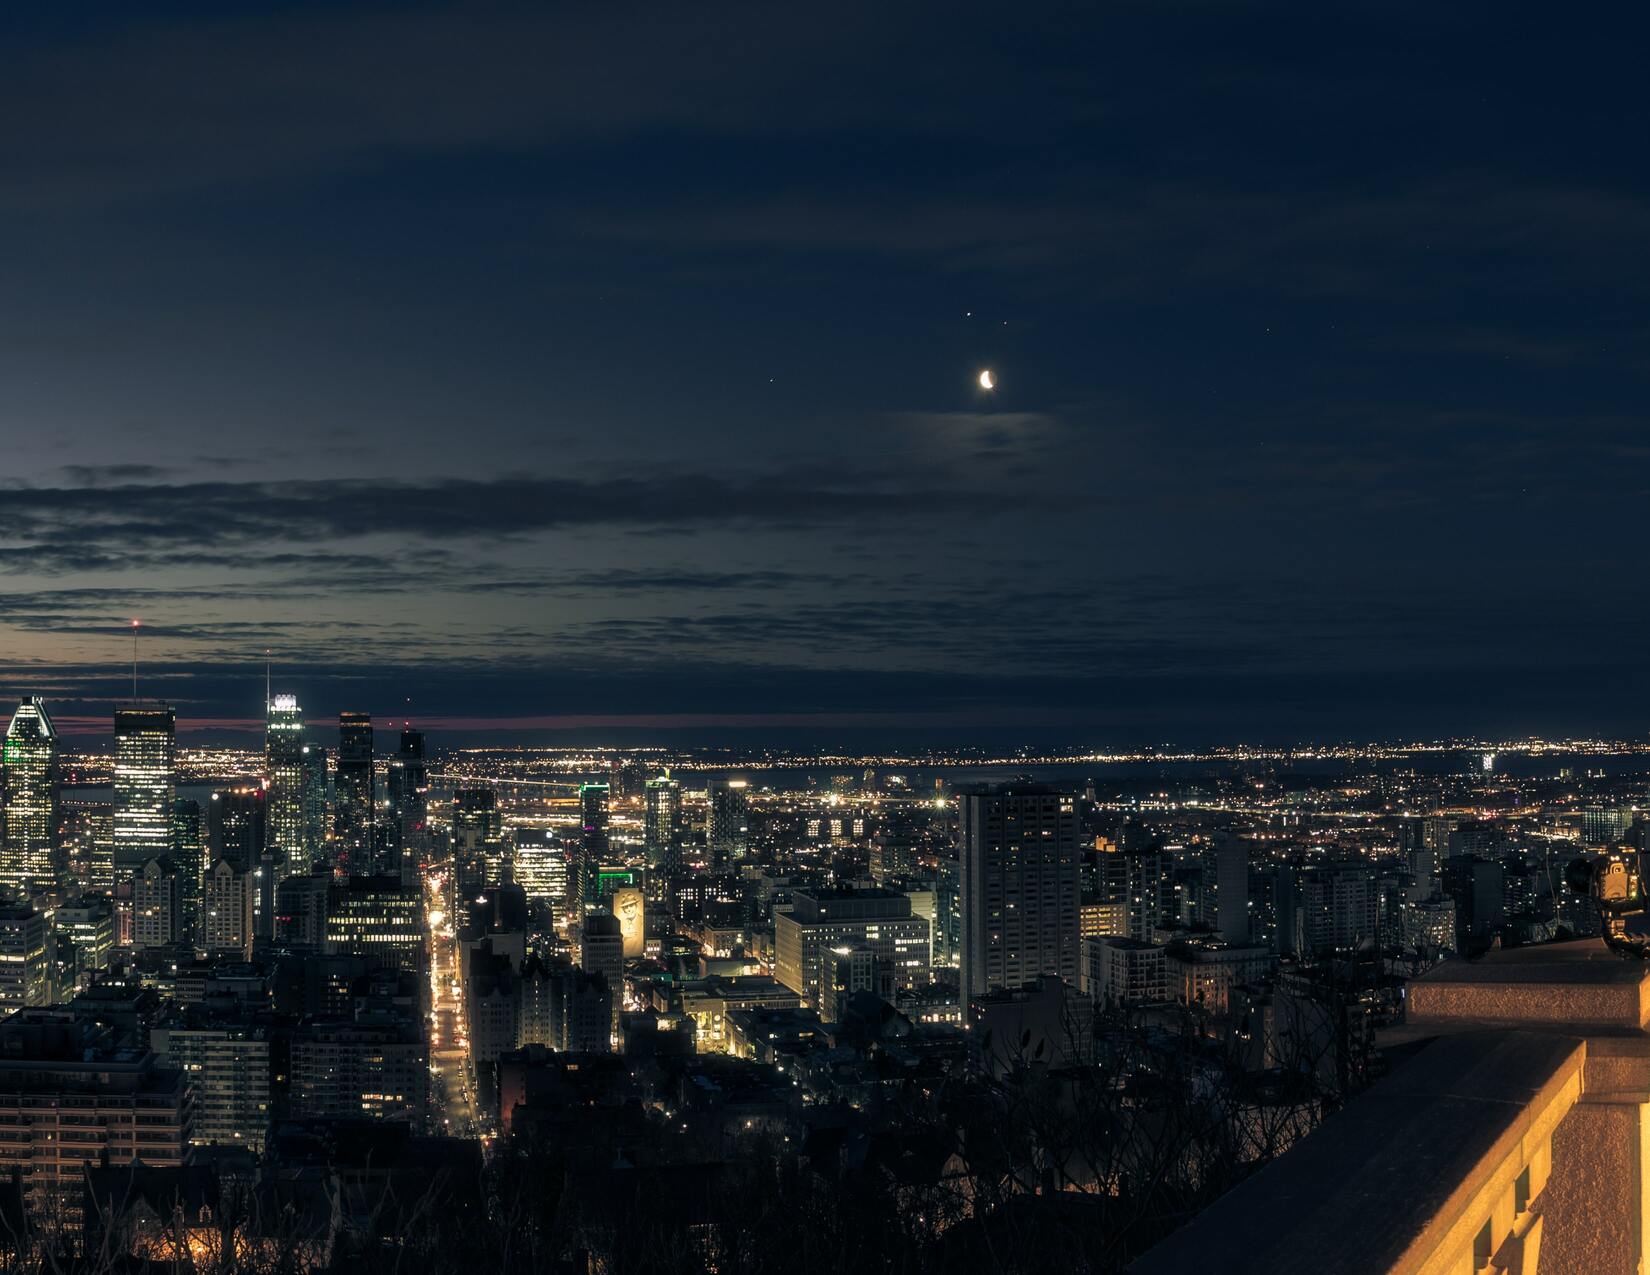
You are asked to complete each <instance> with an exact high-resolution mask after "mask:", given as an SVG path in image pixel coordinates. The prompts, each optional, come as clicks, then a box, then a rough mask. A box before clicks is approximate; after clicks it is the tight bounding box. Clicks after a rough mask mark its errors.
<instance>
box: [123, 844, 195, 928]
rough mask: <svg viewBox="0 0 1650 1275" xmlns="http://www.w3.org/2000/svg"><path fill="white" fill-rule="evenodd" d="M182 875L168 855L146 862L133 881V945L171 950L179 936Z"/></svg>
mask: <svg viewBox="0 0 1650 1275" xmlns="http://www.w3.org/2000/svg"><path fill="white" fill-rule="evenodd" d="M180 877H181V874H180V873H179V871H178V865H177V864H176V863H175V862H173V860H172V856H171V855H159V856H157V857H156V858H153V859H151V860H149V862H148V863H146V864H144V865H143V868H142V870H141V871H139V873H138V874H137V876H136V877H135V878H134V879H133V881H132V946H133V947H134V948H136V949H138V950H139V951H142V950H144V949H146V948H153V947H171V946H173V945H174V944H176V943H177V942H178V941H179V939H180V937H181V927H182V921H183V898H182V881H181V879H180Z"/></svg>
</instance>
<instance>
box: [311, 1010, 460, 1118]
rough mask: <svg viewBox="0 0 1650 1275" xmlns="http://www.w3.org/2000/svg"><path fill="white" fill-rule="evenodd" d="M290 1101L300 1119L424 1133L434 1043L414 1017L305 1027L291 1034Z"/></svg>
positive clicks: (362, 1020)
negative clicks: (402, 1126)
mask: <svg viewBox="0 0 1650 1275" xmlns="http://www.w3.org/2000/svg"><path fill="white" fill-rule="evenodd" d="M290 1074H291V1092H290V1097H289V1100H288V1101H289V1103H290V1106H291V1112H292V1115H293V1117H294V1118H296V1119H300V1120H398V1121H404V1122H406V1123H408V1124H411V1125H413V1126H414V1128H415V1129H416V1128H421V1127H422V1124H423V1121H424V1116H425V1105H426V1103H427V1101H428V1090H429V1082H430V1044H429V1039H428V1037H427V1036H425V1034H424V1032H423V1031H421V1030H420V1029H419V1025H418V1023H417V1022H416V1021H414V1020H412V1019H396V1018H390V1017H382V1016H379V1017H374V1016H367V1017H361V1016H358V1017H357V1018H356V1019H355V1020H354V1021H338V1020H321V1021H317V1022H312V1023H306V1024H304V1025H303V1026H302V1027H300V1028H298V1029H297V1030H296V1031H295V1032H294V1033H293V1036H292V1044H291V1071H290Z"/></svg>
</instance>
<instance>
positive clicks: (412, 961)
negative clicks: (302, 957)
mask: <svg viewBox="0 0 1650 1275" xmlns="http://www.w3.org/2000/svg"><path fill="white" fill-rule="evenodd" d="M424 938H425V935H424V908H423V901H422V899H421V897H420V895H419V892H418V891H417V890H406V889H403V888H402V886H401V880H400V878H399V877H359V876H358V877H351V878H350V879H349V881H348V882H346V883H344V884H341V885H336V886H334V887H333V889H332V894H331V899H330V901H329V905H328V909H327V932H326V951H327V954H328V955H331V956H361V957H365V958H366V959H367V962H368V963H369V964H370V965H371V966H373V967H374V968H376V969H386V968H389V969H407V970H418V969H423V968H424V967H425V964H426V960H425V951H424Z"/></svg>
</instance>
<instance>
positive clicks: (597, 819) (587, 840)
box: [569, 784, 609, 915]
mask: <svg viewBox="0 0 1650 1275" xmlns="http://www.w3.org/2000/svg"><path fill="white" fill-rule="evenodd" d="M608 795H609V792H608V787H607V785H606V784H580V785H579V857H578V859H577V860H576V861H575V863H574V865H573V880H572V882H571V883H570V889H569V903H570V905H571V906H570V907H569V911H570V912H572V913H574V914H575V915H576V914H577V913H579V912H582V911H583V910H584V905H585V904H587V903H593V902H595V900H596V898H597V894H598V890H597V882H598V879H599V874H600V872H601V866H602V864H603V863H605V862H606V861H607V857H608V850H609V844H608V838H607V816H608V810H607V805H608Z"/></svg>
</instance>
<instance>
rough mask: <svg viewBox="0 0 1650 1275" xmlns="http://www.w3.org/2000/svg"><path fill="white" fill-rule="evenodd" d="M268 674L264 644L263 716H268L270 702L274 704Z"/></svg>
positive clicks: (266, 649)
mask: <svg viewBox="0 0 1650 1275" xmlns="http://www.w3.org/2000/svg"><path fill="white" fill-rule="evenodd" d="M269 676H270V674H269V648H268V647H267V646H266V647H264V716H265V717H268V716H269V709H270V706H271V705H272V704H274V702H275V698H274V696H272V695H271V694H270V687H271V685H272V683H271V682H270V680H269Z"/></svg>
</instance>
